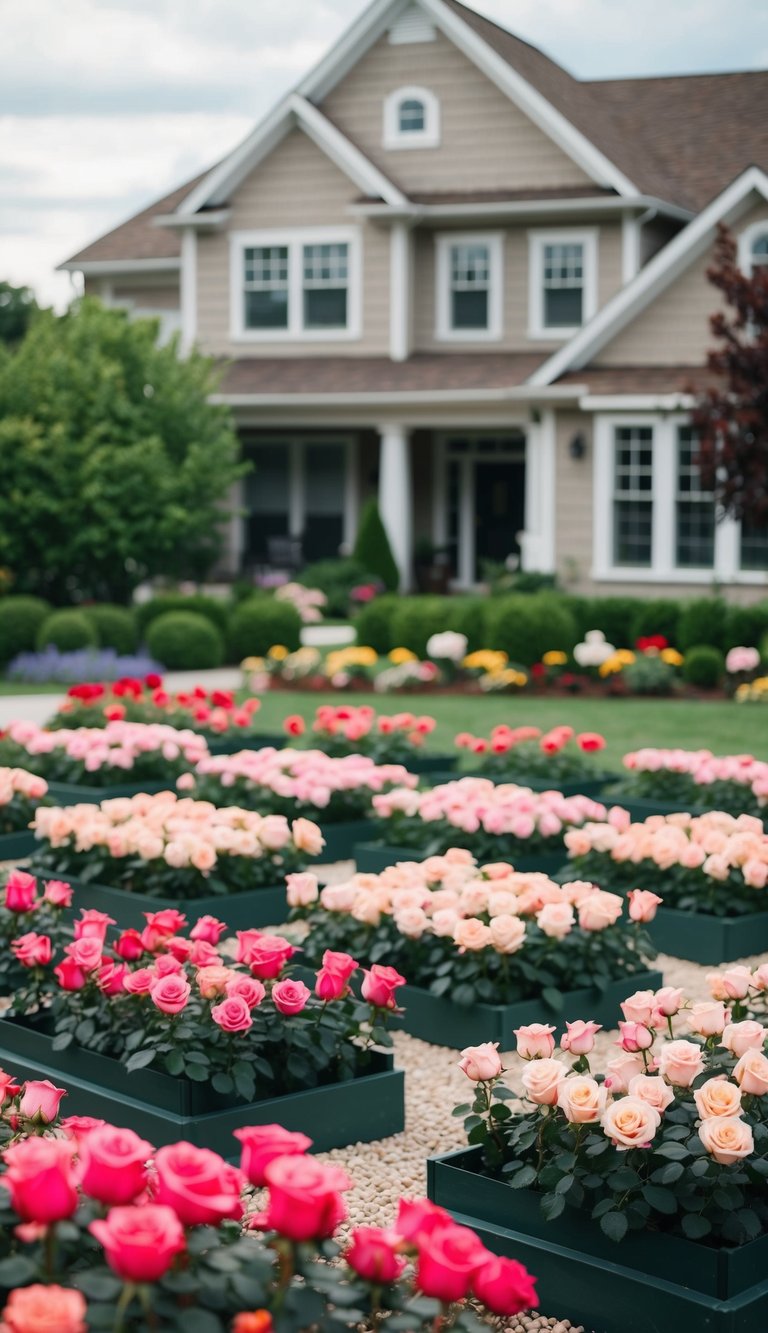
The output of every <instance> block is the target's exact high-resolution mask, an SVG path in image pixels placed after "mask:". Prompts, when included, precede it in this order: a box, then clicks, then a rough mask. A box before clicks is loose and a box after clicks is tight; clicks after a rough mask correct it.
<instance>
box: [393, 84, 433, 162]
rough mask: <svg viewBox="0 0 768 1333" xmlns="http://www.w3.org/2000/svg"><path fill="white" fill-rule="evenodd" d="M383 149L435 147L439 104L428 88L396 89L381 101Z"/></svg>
mask: <svg viewBox="0 0 768 1333" xmlns="http://www.w3.org/2000/svg"><path fill="white" fill-rule="evenodd" d="M383 142H384V147H385V148H438V147H439V145H440V103H439V101H438V100H437V98H436V97H435V94H434V93H433V92H430V90H429V88H417V87H407V88H396V89H395V91H394V92H391V93H390V94H389V95H388V97H386V98H385V100H384V133H383Z"/></svg>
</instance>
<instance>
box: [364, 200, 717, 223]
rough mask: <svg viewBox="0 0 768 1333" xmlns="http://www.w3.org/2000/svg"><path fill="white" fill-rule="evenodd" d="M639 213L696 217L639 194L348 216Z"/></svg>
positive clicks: (374, 208)
mask: <svg viewBox="0 0 768 1333" xmlns="http://www.w3.org/2000/svg"><path fill="white" fill-rule="evenodd" d="M633 209H634V210H636V211H637V212H645V211H647V210H649V209H654V210H655V211H656V212H657V213H661V214H664V215H665V216H666V217H670V218H673V219H675V220H677V221H680V222H689V221H690V220H691V218H692V217H693V216H694V214H693V213H692V212H691V210H690V209H687V208H682V207H680V206H679V205H678V204H670V203H667V202H666V201H665V200H663V199H657V198H655V197H654V196H653V195H645V194H639V195H635V196H633V197H631V198H627V197H626V196H622V195H612V196H611V197H610V198H605V196H603V195H588V196H584V197H583V198H575V199H573V198H571V199H569V198H562V199H539V200H536V199H524V200H522V199H511V200H508V201H504V200H499V201H495V202H494V201H490V202H489V201H487V200H483V201H479V202H477V203H454V204H412V205H406V206H404V207H392V206H390V205H389V204H382V203H357V204H350V205H349V207H348V210H347V211H348V212H350V213H355V214H357V215H359V216H360V217H367V218H371V219H375V220H378V221H387V220H388V219H389V220H391V221H392V222H397V221H400V220H402V219H403V218H405V219H410V220H411V221H413V222H420V221H428V220H434V221H442V220H446V221H448V220H451V219H453V218H516V217H523V218H524V217H540V216H541V215H542V214H548V215H550V214H551V215H558V214H562V213H608V214H614V213H619V214H621V213H626V212H627V211H632V210H633Z"/></svg>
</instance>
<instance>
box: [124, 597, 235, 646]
mask: <svg viewBox="0 0 768 1333" xmlns="http://www.w3.org/2000/svg"><path fill="white" fill-rule="evenodd" d="M230 610H231V607H230V603H229V602H225V601H223V600H222V599H221V598H220V597H208V596H207V595H206V594H205V593H202V592H196V593H190V594H188V595H187V594H184V593H181V592H162V593H158V595H157V596H156V597H152V598H151V599H150V600H149V601H148V602H142V604H141V605H140V606H137V607H136V609H135V612H134V615H135V617H136V628H137V630H138V634H139V638H140V639H142V640H144V639H147V631H148V629H149V627H150V625H151V624H152V621H153V620H157V619H158V617H159V616H166V615H168V613H169V611H192V612H194V614H195V615H197V616H205V619H206V620H210V622H211V624H212V625H214V626H215V627H216V629H217V630H218V631H219V633H220V634H226V631H227V622H228V620H229V615H230ZM147 642H149V640H148V639H147Z"/></svg>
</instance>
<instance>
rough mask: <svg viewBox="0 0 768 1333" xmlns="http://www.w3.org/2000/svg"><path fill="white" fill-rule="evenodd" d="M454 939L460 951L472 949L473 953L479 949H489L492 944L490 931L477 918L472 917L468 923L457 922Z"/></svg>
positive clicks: (468, 919)
mask: <svg viewBox="0 0 768 1333" xmlns="http://www.w3.org/2000/svg"><path fill="white" fill-rule="evenodd" d="M453 938H454V940H455V941H456V943H457V944H458V946H459V948H460V949H470V950H472V951H473V952H474V951H475V950H477V949H487V948H488V945H489V944H491V943H492V936H491V932H490V929H489V928H488V926H486V924H485V922H484V921H480V920H479V919H478V918H477V917H476V916H470V917H468V918H467V920H466V921H457V923H456V929H455V930H454V932H453Z"/></svg>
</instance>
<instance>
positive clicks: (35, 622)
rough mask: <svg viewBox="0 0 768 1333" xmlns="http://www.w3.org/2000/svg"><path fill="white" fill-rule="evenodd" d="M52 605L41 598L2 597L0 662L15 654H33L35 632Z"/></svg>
mask: <svg viewBox="0 0 768 1333" xmlns="http://www.w3.org/2000/svg"><path fill="white" fill-rule="evenodd" d="M52 610H53V607H52V606H51V605H50V603H49V602H45V601H43V599H42V597H4V598H3V599H2V601H0V665H3V666H4V665H5V663H7V662H10V661H11V658H13V657H15V656H16V654H17V653H32V652H34V651H35V648H36V646H37V632H38V630H39V629H40V626H41V625H42V624H43V622H44V621H45V620H47V619H48V616H49V615H50V614H51V611H52Z"/></svg>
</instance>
